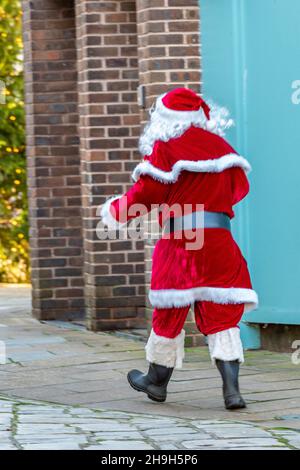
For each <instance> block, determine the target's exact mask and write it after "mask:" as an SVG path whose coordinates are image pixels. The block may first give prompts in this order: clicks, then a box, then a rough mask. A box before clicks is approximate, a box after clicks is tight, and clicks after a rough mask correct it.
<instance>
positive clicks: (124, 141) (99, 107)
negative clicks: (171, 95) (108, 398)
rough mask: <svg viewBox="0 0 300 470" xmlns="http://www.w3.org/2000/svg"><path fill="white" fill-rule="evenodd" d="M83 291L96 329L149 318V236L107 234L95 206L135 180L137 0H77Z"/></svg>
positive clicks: (90, 323) (135, 324)
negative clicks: (99, 229) (99, 233)
mask: <svg viewBox="0 0 300 470" xmlns="http://www.w3.org/2000/svg"><path fill="white" fill-rule="evenodd" d="M76 25H77V51H78V72H79V75H78V82H79V84H78V90H79V115H80V147H81V148H80V150H81V172H82V194H83V238H84V253H85V262H84V272H85V299H86V314H87V318H88V326H89V328H91V329H93V330H108V329H118V328H130V327H138V326H140V325H143V324H144V316H145V312H144V305H145V296H144V249H143V242H142V241H137V242H132V241H131V240H115V241H101V240H99V239H97V237H96V231H95V228H96V225H97V223H98V221H99V217H96V208H97V206H99V205H100V204H102V203H103V202H104V201H105V200H106V199H107V198H108V197H109V196H111V195H114V194H122V193H123V192H125V191H126V190H127V189H128V187H129V186H130V185H131V179H130V174H131V171H132V169H133V167H134V166H135V165H136V164H137V160H139V159H140V155H139V154H138V152H137V136H138V134H139V129H140V127H139V124H140V116H139V108H138V105H137V86H138V66H137V36H136V11H135V2H134V1H123V0H118V1H109V2H106V1H101V2H95V1H88V0H87V1H84V2H83V1H81V0H77V1H76Z"/></svg>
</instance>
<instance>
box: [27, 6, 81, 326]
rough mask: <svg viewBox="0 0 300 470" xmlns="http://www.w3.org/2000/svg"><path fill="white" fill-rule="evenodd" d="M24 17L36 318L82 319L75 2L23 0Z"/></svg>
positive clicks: (28, 156) (34, 310) (29, 185)
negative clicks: (28, 0)
mask: <svg viewBox="0 0 300 470" xmlns="http://www.w3.org/2000/svg"><path fill="white" fill-rule="evenodd" d="M23 12H24V47H25V85H26V114H27V127H26V133H27V162H28V187H29V191H28V194H29V206H30V227H31V228H30V244H31V265H32V285H33V314H34V315H35V316H36V317H38V318H43V319H54V318H60V319H63V318H76V317H82V316H83V314H84V308H83V278H82V234H81V192H80V174H79V147H78V143H79V139H78V128H77V126H78V112H77V73H76V49H75V19H74V8H73V2H72V1H70V0H65V1H58V0H52V1H50V0H31V1H30V2H27V1H24V2H23Z"/></svg>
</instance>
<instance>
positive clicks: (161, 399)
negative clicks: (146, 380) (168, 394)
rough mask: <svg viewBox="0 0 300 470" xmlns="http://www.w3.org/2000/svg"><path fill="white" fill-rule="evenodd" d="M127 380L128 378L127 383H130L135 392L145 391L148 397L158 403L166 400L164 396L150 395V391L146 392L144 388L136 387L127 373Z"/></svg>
mask: <svg viewBox="0 0 300 470" xmlns="http://www.w3.org/2000/svg"><path fill="white" fill-rule="evenodd" d="M127 380H128V382H129V385H130V386H131V387H132V388H133V389H134V390H136V391H137V392H143V393H146V394H147V397H148V398H150V400H153V401H157V402H159V403H163V402H164V401H166V399H165V398H158V397H156V396H155V395H152V394H151V393H148V392H147V391H146V390H144V389H142V388H139V387H137V386H136V385H135V384H134V383H133V382H132V381H131V379H130V377H129V374H128V375H127Z"/></svg>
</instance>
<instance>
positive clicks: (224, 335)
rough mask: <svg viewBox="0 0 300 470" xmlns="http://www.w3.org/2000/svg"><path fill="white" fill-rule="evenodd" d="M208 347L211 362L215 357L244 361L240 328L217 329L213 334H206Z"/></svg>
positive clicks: (222, 359) (223, 359)
mask: <svg viewBox="0 0 300 470" xmlns="http://www.w3.org/2000/svg"><path fill="white" fill-rule="evenodd" d="M207 339H208V347H209V352H210V356H211V359H212V361H213V362H215V360H216V359H220V360H221V361H235V360H238V361H239V362H244V353H243V345H242V341H241V336H240V329H239V328H237V327H235V328H229V329H228V330H223V331H219V332H218V333H215V334H213V335H208V336H207Z"/></svg>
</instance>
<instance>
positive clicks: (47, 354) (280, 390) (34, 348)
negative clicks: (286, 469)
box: [0, 287, 300, 450]
mask: <svg viewBox="0 0 300 470" xmlns="http://www.w3.org/2000/svg"><path fill="white" fill-rule="evenodd" d="M0 341H2V343H0V351H1V344H2V350H3V348H4V346H5V348H6V357H7V359H6V364H2V365H1V364H0V395H1V397H0V449H10V448H19V449H21V448H23V449H41V448H42V449H58V448H62V449H73V448H74V449H80V448H84V449H116V448H117V449H138V448H139V449H142V448H143V449H222V448H232V449H239V448H251V449H262V448H264V449H265V448H272V449H274V450H275V449H279V448H281V449H293V448H300V375H299V368H300V365H298V366H297V365H294V364H292V362H291V357H290V355H288V354H283V353H281V354H276V353H270V352H267V351H254V352H253V351H252V352H247V353H246V362H245V365H244V366H243V367H242V370H241V379H240V384H241V389H242V391H243V396H244V398H245V399H246V401H247V403H248V407H247V409H245V410H241V411H235V412H228V411H226V410H224V407H223V401H222V393H221V387H220V386H221V382H220V378H219V375H218V371H217V370H216V369H215V368H213V367H212V365H211V363H210V361H209V357H208V353H207V349H206V348H205V347H203V348H195V349H188V350H187V352H186V360H185V363H184V367H183V369H181V370H177V371H175V373H174V375H173V377H172V380H171V382H170V386H169V395H168V400H167V402H166V403H163V404H160V403H154V402H152V401H150V400H148V399H147V398H146V397H145V396H144V395H143V394H139V393H137V392H135V391H134V390H132V389H131V388H130V387H129V386H128V383H127V380H126V374H127V372H128V370H130V369H131V368H133V367H134V368H136V367H137V368H139V367H140V368H141V369H142V370H145V369H146V361H145V359H144V343H143V342H141V341H137V340H132V339H128V338H124V337H118V336H116V335H112V334H105V333H98V334H95V333H92V332H88V331H86V330H85V329H84V328H83V327H80V326H76V325H72V324H66V323H60V322H49V323H40V322H38V321H37V320H35V319H33V318H31V316H30V301H29V290H28V288H26V287H18V288H3V287H2V288H0ZM0 359H1V355H0Z"/></svg>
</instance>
